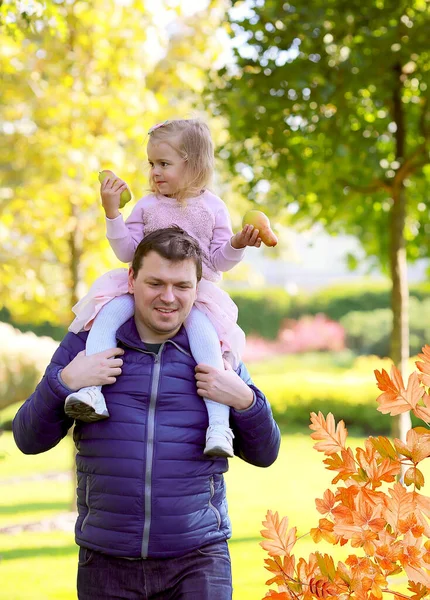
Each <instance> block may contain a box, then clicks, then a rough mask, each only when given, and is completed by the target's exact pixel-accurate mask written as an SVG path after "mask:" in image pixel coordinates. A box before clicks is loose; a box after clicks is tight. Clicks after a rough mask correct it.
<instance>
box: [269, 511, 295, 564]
mask: <svg viewBox="0 0 430 600" xmlns="http://www.w3.org/2000/svg"><path fill="white" fill-rule="evenodd" d="M263 525H264V527H266V529H262V530H261V532H260V533H261V535H262V536H263V537H265V538H267V540H269V541H263V542H260V546H261V547H262V548H264V550H266V551H267V552H268V553H269V555H270V556H286V555H288V554H290V553H291V551H292V549H293V546H294V544H295V543H296V531H297V528H296V527H293V528H292V529H290V530H289V531H288V518H287V517H284V518H283V519H282V520H281V521H280V520H279V515H278V513H277V512H275V513H272V511H271V510H269V511H267V515H266V520H265V521H263Z"/></svg>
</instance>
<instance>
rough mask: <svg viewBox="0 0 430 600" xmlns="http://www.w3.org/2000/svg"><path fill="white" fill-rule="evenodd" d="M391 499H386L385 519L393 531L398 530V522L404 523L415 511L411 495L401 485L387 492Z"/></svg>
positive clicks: (398, 484)
mask: <svg viewBox="0 0 430 600" xmlns="http://www.w3.org/2000/svg"><path fill="white" fill-rule="evenodd" d="M388 493H389V494H390V496H391V498H387V499H386V510H385V519H386V521H387V523H388V524H389V525H391V527H392V529H393V531H397V530H398V526H399V521H404V520H405V519H406V518H407V517H408V516H409V515H410V514H411V513H413V512H414V510H415V502H414V498H413V495H412V494H411V493H410V492H408V491H407V490H406V489H405V488H404V487H403V486H402V484H401V483H395V484H394V486H393V488H392V489H389V490H388Z"/></svg>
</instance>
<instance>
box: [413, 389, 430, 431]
mask: <svg viewBox="0 0 430 600" xmlns="http://www.w3.org/2000/svg"><path fill="white" fill-rule="evenodd" d="M414 415H415V416H417V417H418V418H419V419H421V420H422V421H424V422H425V423H427V424H428V423H429V422H430V396H429V395H428V394H427V392H424V394H423V395H422V398H421V402H419V403H418V404H417V405H416V406H415V408H414Z"/></svg>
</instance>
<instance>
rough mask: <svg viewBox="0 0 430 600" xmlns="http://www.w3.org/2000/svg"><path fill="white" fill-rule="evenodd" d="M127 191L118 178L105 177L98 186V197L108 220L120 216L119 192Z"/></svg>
mask: <svg viewBox="0 0 430 600" xmlns="http://www.w3.org/2000/svg"><path fill="white" fill-rule="evenodd" d="M126 189H127V184H126V183H125V181H123V180H122V179H120V178H119V177H117V178H114V177H106V179H105V180H104V181H103V183H102V184H101V186H100V196H101V198H102V204H103V208H104V210H105V213H106V216H107V218H108V219H116V217H119V215H120V214H121V213H120V212H119V205H120V203H121V192H123V191H124V190H126Z"/></svg>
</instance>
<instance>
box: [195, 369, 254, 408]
mask: <svg viewBox="0 0 430 600" xmlns="http://www.w3.org/2000/svg"><path fill="white" fill-rule="evenodd" d="M195 371H196V382H197V393H198V394H199V396H204V397H205V398H208V399H209V400H214V401H215V402H219V403H220V404H226V405H227V406H231V407H232V408H235V409H236V410H244V409H246V408H249V407H250V406H251V404H252V403H253V401H254V392H253V391H252V390H251V388H250V387H249V386H248V385H247V384H246V383H245V382H244V381H243V379H241V378H240V377H239V375H238V374H237V373H236V372H235V371H233V369H232V368H231V367H230V368H229V369H228V370H227V371H219V370H218V369H215V368H214V367H210V366H209V365H204V364H198V365H197V366H196V368H195Z"/></svg>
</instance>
